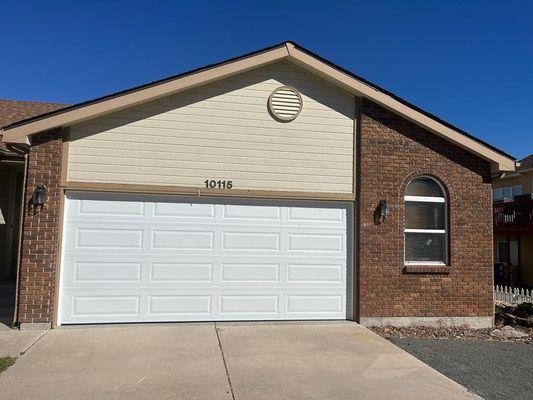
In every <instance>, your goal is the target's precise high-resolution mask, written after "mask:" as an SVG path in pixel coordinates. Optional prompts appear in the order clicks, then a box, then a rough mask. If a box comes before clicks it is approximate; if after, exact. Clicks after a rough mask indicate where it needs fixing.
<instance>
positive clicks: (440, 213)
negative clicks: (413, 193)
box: [405, 201, 444, 229]
mask: <svg viewBox="0 0 533 400" xmlns="http://www.w3.org/2000/svg"><path fill="white" fill-rule="evenodd" d="M405 228H406V229H444V203H428V202H421V201H406V202H405Z"/></svg>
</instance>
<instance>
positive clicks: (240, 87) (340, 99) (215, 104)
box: [68, 63, 355, 193]
mask: <svg viewBox="0 0 533 400" xmlns="http://www.w3.org/2000/svg"><path fill="white" fill-rule="evenodd" d="M282 85H289V86H293V87H295V88H296V89H298V90H299V91H300V92H301V94H302V98H303V104H304V107H303V110H302V112H301V114H300V115H299V116H298V118H296V119H295V120H294V121H292V122H290V123H282V122H278V121H276V120H274V119H273V118H272V117H271V116H270V115H269V113H268V110H267V101H268V97H269V95H270V93H271V92H272V91H273V90H274V89H276V88H278V87H279V86H282ZM354 115H355V99H354V98H353V96H350V95H347V94H345V93H344V92H342V91H340V90H338V89H337V88H336V87H334V86H332V85H329V84H327V83H325V82H323V81H321V80H319V79H317V78H315V77H314V76H312V75H310V74H308V73H306V72H304V71H303V70H300V69H299V68H297V67H295V66H293V65H290V64H288V63H278V64H274V65H271V66H268V67H265V68H261V69H258V70H254V71H250V72H247V73H244V74H241V75H238V76H235V77H233V78H230V79H226V80H224V81H220V82H217V83H214V84H210V85H206V86H202V87H199V88H196V89H194V90H190V91H187V92H184V93H179V94H176V95H173V96H168V97H166V98H163V99H160V100H157V101H154V102H150V103H147V104H143V105H141V106H137V107H133V108H131V109H128V110H125V111H121V112H118V113H115V114H112V115H109V116H105V117H102V118H98V119H96V120H92V121H89V122H87V123H83V124H79V125H75V126H72V127H71V130H70V137H71V142H70V145H69V157H68V163H69V165H68V180H69V181H73V182H97V183H120V184H144V185H170V186H188V187H199V188H202V187H204V183H203V182H204V180H205V179H227V180H232V181H233V187H234V188H235V189H244V190H284V191H285V190H289V191H302V192H321V193H324V192H331V193H351V192H352V191H353V170H354V159H353V154H354V148H353V143H354V126H355V124H354Z"/></svg>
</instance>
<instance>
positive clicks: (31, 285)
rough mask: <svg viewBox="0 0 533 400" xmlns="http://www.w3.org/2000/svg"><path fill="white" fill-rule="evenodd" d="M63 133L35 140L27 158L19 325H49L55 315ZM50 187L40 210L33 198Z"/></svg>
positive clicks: (50, 134) (54, 133) (54, 132)
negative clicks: (37, 189) (41, 188)
mask: <svg viewBox="0 0 533 400" xmlns="http://www.w3.org/2000/svg"><path fill="white" fill-rule="evenodd" d="M61 151H62V132H61V130H55V131H50V132H47V133H44V134H40V135H37V136H35V138H34V142H33V144H32V147H31V149H30V153H29V155H28V171H27V176H26V192H25V206H24V219H23V227H22V249H21V269H20V283H19V299H18V301H19V307H18V321H19V322H20V323H21V324H25V323H49V322H51V318H52V315H53V311H54V310H53V307H54V296H55V268H56V262H57V259H58V257H59V255H58V251H59V248H58V244H59V242H58V240H59V225H60V220H59V218H60V198H61V196H60V193H61V192H60V183H61V157H62V153H61ZM43 183H44V184H46V186H48V194H47V195H48V200H47V201H46V204H45V205H44V206H43V207H42V209H39V208H37V207H35V206H34V205H33V204H32V202H31V198H32V195H33V189H34V188H35V187H36V186H37V185H40V184H43Z"/></svg>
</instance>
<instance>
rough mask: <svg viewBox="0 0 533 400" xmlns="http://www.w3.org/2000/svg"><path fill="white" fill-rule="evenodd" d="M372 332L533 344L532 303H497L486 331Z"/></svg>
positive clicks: (413, 329)
mask: <svg viewBox="0 0 533 400" xmlns="http://www.w3.org/2000/svg"><path fill="white" fill-rule="evenodd" d="M370 329H371V330H372V331H374V332H375V333H377V334H379V335H380V336H383V337H385V338H400V339H402V338H423V339H458V340H499V341H520V342H526V343H533V304H531V303H523V304H520V305H518V306H517V305H511V304H507V303H502V302H497V303H496V309H495V327H494V328H490V329H469V328H467V327H458V328H450V327H425V326H411V327H405V328H395V327H390V326H388V327H373V328H370Z"/></svg>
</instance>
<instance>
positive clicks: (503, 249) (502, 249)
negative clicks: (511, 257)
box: [498, 242, 507, 262]
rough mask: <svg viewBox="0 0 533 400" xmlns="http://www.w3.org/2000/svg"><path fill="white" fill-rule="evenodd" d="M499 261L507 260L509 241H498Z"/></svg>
mask: <svg viewBox="0 0 533 400" xmlns="http://www.w3.org/2000/svg"><path fill="white" fill-rule="evenodd" d="M498 262H507V243H506V242H498Z"/></svg>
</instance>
